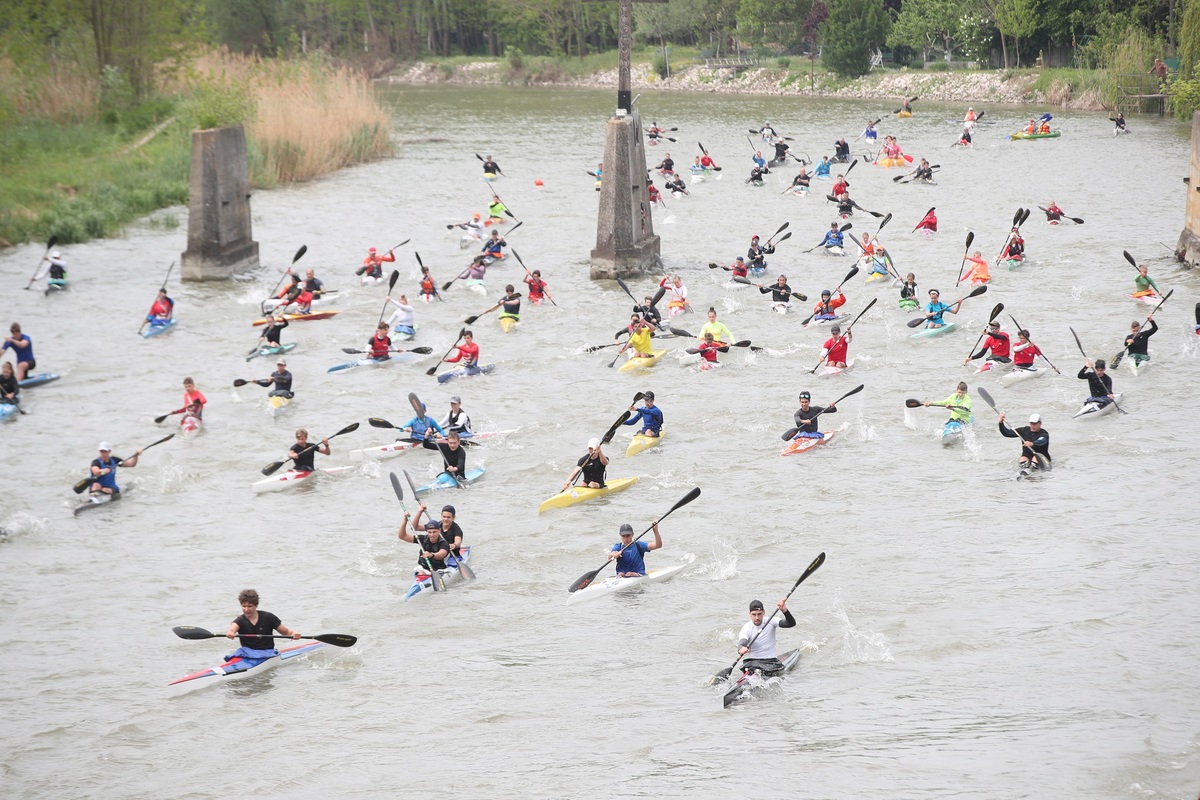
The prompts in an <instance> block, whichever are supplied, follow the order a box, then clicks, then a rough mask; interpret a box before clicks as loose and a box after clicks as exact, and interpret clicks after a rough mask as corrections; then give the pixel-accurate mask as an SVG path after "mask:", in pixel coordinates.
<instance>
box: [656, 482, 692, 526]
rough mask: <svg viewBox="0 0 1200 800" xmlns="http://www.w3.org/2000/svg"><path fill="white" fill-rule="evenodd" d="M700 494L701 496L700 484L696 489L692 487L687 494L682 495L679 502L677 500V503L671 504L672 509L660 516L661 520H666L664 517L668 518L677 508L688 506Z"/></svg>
mask: <svg viewBox="0 0 1200 800" xmlns="http://www.w3.org/2000/svg"><path fill="white" fill-rule="evenodd" d="M699 496H700V487H699V486H697V487H695V488H694V489H692V490H691V491H690V492H688V493H687V494H685V495H684V496H683V497H682V498H681V499H680V500H679V502H677V503H676V504H675V505H673V506H671V510H670V511H668V512H667V513H666V514H663V515H662V516H661V517H659V520H660V521H661V520H664V519H666V518H667V514H670V513H671V512H673V511H675V510H676V509H679V508H683V507H684V506H686V505H687V504H688V503H690V502H692V501H693V500H695V499H696V498H697V497H699Z"/></svg>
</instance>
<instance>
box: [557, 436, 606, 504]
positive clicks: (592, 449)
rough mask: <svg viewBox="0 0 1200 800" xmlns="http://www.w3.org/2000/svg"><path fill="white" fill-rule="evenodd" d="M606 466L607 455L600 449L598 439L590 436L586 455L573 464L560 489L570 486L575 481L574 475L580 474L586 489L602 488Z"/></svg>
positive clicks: (564, 489)
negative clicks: (573, 467) (573, 466)
mask: <svg viewBox="0 0 1200 800" xmlns="http://www.w3.org/2000/svg"><path fill="white" fill-rule="evenodd" d="M607 468H608V456H606V455H605V454H604V451H603V450H601V449H600V440H599V439H596V438H594V437H593V438H592V439H590V440H588V445H587V455H586V456H583V457H582V458H580V459H579V461H578V462H576V464H575V469H573V470H571V474H570V475H569V476H568V477H567V482H566V483H564V484H563V487H562V490H563V491H564V492H565V491H566V490H567V489H569V488H571V484H572V483H573V482H574V481H575V476H576V475H580V474H582V476H583V486H584V487H585V488H588V489H603V488H604V473H605V472H606V471H607Z"/></svg>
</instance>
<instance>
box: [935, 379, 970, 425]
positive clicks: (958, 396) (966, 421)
mask: <svg viewBox="0 0 1200 800" xmlns="http://www.w3.org/2000/svg"><path fill="white" fill-rule="evenodd" d="M929 406H937V407H938V408H948V409H950V421H951V422H957V423H960V424H962V425H970V424H971V396H970V395H968V394H967V384H966V383H965V382H964V381H959V382H958V388H956V389H955V390H954V394H952V395H950V396H949V397H947V398H946V399H945V400H943V401H941V402H940V403H930V402H928V401H926V403H925V407H926V408H928V407H929Z"/></svg>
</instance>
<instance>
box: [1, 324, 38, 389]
mask: <svg viewBox="0 0 1200 800" xmlns="http://www.w3.org/2000/svg"><path fill="white" fill-rule="evenodd" d="M8 330H9V335H8V336H5V337H4V346H3V347H0V353H3V352H4V351H5V350H8V349H10V348H11V349H12V351H13V356H14V358H15V359H16V362H17V380H18V381H23V380H25V378H26V377H27V376H28V375H29V371H30V370H31V369H33V368H34V367H36V366H37V359H36V358H34V357H33V340H32V339H30V338H29V334H26V333H21V323H19V322H14V323H13V324H12V325H11V326H9V329H8Z"/></svg>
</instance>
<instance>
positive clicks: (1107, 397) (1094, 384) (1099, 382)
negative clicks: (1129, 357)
mask: <svg viewBox="0 0 1200 800" xmlns="http://www.w3.org/2000/svg"><path fill="white" fill-rule="evenodd" d="M1107 372H1108V369H1107V366H1106V365H1105V363H1104V359H1096V362H1095V364H1094V365H1093V363H1092V361H1091V360H1090V359H1089V360H1088V361H1087V362H1085V363H1084V365H1083V367H1082V368H1080V370H1079V375H1077V376H1076V377H1078V378H1079V380H1081V381H1087V382H1088V398H1087V400H1084V401H1083V402H1084V403H1095V404H1096V406H1097V408H1104V407H1105V406H1106V405H1108V404H1109V403H1111V402H1112V401H1113V399H1114V398H1113V382H1112V376H1111V375H1109V374H1107Z"/></svg>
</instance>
